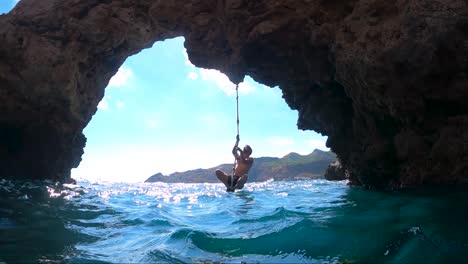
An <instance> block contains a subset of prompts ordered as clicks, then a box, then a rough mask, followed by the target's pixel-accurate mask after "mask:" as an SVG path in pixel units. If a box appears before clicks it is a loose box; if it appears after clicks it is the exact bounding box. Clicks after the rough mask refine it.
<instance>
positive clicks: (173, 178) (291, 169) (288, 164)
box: [145, 149, 336, 183]
mask: <svg viewBox="0 0 468 264" xmlns="http://www.w3.org/2000/svg"><path fill="white" fill-rule="evenodd" d="M335 160H336V155H335V153H333V152H331V151H322V150H319V149H316V150H314V151H313V152H312V153H310V154H308V155H300V154H298V153H295V152H292V153H289V154H288V155H286V156H284V157H282V158H275V157H259V158H255V162H254V165H253V167H252V169H251V170H250V173H249V182H262V181H267V180H269V179H273V180H275V181H297V180H310V179H321V178H324V174H325V170H326V169H327V167H328V165H329V164H330V163H332V162H333V161H335ZM232 165H233V164H232V163H231V164H221V165H219V166H216V167H213V168H208V169H195V170H189V171H184V172H175V173H172V174H169V175H163V174H162V173H156V174H154V175H152V176H151V177H149V178H148V179H147V180H146V181H145V182H165V183H216V182H218V179H217V178H216V176H215V170H216V169H221V170H223V171H226V172H230V171H231V170H232Z"/></svg>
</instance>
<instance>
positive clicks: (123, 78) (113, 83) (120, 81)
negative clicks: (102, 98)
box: [108, 66, 133, 87]
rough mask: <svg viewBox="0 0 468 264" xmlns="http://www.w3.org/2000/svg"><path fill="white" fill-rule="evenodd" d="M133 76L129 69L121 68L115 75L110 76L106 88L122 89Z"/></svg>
mask: <svg viewBox="0 0 468 264" xmlns="http://www.w3.org/2000/svg"><path fill="white" fill-rule="evenodd" d="M132 76H133V71H132V70H131V69H130V68H127V67H125V66H122V67H120V68H119V70H118V71H117V73H116V74H115V75H114V76H112V78H111V79H110V81H109V85H108V87H122V86H125V85H127V84H128V81H129V79H130V78H131V77H132Z"/></svg>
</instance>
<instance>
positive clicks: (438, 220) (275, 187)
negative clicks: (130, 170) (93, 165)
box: [0, 180, 468, 263]
mask: <svg viewBox="0 0 468 264" xmlns="http://www.w3.org/2000/svg"><path fill="white" fill-rule="evenodd" d="M467 209H468V195H467V192H466V191H465V190H451V191H440V190H439V191H437V192H434V191H425V192H421V191H420V192H412V193H400V192H377V191H369V190H364V189H361V188H356V187H349V186H347V185H346V182H328V181H325V180H313V181H297V182H274V181H270V182H264V183H248V184H247V185H246V188H245V189H244V190H242V191H238V192H236V193H226V192H225V191H224V188H223V187H222V186H221V184H162V183H146V184H143V183H142V184H127V183H125V184H124V183H112V184H103V183H101V184H99V183H90V182H78V184H77V185H58V184H53V183H50V182H14V181H6V180H0V262H3V263H24V262H34V263H62V262H65V263H465V262H466V258H467V257H468V236H467V234H468V232H467V231H468V227H467V216H468V210H467Z"/></svg>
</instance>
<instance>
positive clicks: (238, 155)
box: [216, 84, 254, 192]
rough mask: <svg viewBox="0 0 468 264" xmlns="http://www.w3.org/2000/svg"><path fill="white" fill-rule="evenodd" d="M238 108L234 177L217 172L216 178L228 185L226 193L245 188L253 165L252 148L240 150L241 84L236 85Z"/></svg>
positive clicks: (233, 149)
mask: <svg viewBox="0 0 468 264" xmlns="http://www.w3.org/2000/svg"><path fill="white" fill-rule="evenodd" d="M236 107H237V136H236V144H234V147H233V148H232V155H234V158H235V159H234V166H233V168H232V175H227V174H226V173H224V172H223V171H221V170H216V177H218V179H219V180H220V181H221V182H222V183H224V185H226V191H228V192H233V191H234V190H236V189H242V188H244V184H245V183H246V182H247V180H248V176H247V173H248V172H249V170H250V168H252V165H253V161H254V160H253V158H251V157H250V155H251V154H252V148H251V147H250V146H249V145H245V147H244V149H241V148H239V140H240V138H239V84H237V85H236Z"/></svg>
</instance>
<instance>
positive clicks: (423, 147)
mask: <svg viewBox="0 0 468 264" xmlns="http://www.w3.org/2000/svg"><path fill="white" fill-rule="evenodd" d="M467 17H468V7H467V2H466V1H461V0H458V1H452V0H450V1H449V0H424V1H421V0H409V1H396V2H395V1H394V2H389V1H385V0H350V1H342V0H331V1H330V0H327V1H309V0H284V1H267V0H256V1H250V0H140V1H130V0H70V1H61V0H41V1H38V0H21V1H20V2H19V3H18V5H17V7H15V8H14V9H13V10H12V11H11V12H10V13H8V14H6V15H2V16H0V43H2V44H1V45H0V102H1V104H0V113H1V115H0V175H1V176H2V177H12V178H23V177H26V178H38V179H45V178H48V179H54V180H61V181H67V180H68V179H69V177H70V169H71V168H72V167H76V166H78V164H79V162H80V157H81V155H82V153H83V147H84V145H85V142H86V139H85V137H84V136H83V134H82V130H83V128H84V127H85V126H86V124H87V123H88V122H89V121H90V120H91V117H92V115H93V114H94V113H95V112H96V109H97V108H96V107H97V104H98V102H99V101H100V100H101V98H102V96H103V94H104V88H105V86H106V85H107V83H108V81H109V79H110V78H111V77H112V76H113V75H114V74H115V73H116V71H117V70H118V68H119V66H120V65H121V64H122V63H123V62H124V60H125V59H126V58H127V57H128V56H130V55H132V54H135V53H138V52H139V51H140V50H142V49H144V48H147V47H150V46H151V45H152V44H153V43H154V42H156V41H159V40H163V39H167V38H172V37H176V36H184V37H185V39H186V42H185V46H186V48H187V51H188V54H189V57H190V60H191V61H192V63H193V64H195V65H196V66H199V67H205V68H215V69H218V70H221V71H222V72H224V73H226V74H227V75H228V76H229V78H230V79H231V80H232V81H233V82H239V81H240V80H242V79H243V76H245V75H250V76H252V77H253V78H254V79H255V80H256V81H259V82H261V83H264V84H267V85H270V86H276V85H278V86H280V88H281V89H282V91H283V97H284V99H285V101H286V102H287V103H288V104H289V106H290V107H291V108H293V109H297V110H298V111H299V120H298V127H299V128H300V129H313V130H315V131H317V132H320V133H322V134H325V135H327V136H328V137H329V140H328V142H327V144H328V146H329V147H331V149H332V150H333V151H334V152H336V153H337V154H338V156H339V158H340V160H341V163H342V164H343V166H344V167H345V168H346V169H347V170H348V172H349V175H350V180H351V182H352V183H355V184H362V185H367V186H375V187H380V188H386V187H391V188H401V187H405V186H412V185H420V184H429V183H454V182H461V181H466V179H467V175H468V160H467V159H466V157H467V156H468V155H467V154H468V133H467V132H466V131H467V128H468V104H467V103H466V102H468V101H467V99H468V89H466V87H467V84H468V77H467V69H468V62H467V61H468V44H467V43H468V33H467V32H468V19H467Z"/></svg>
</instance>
